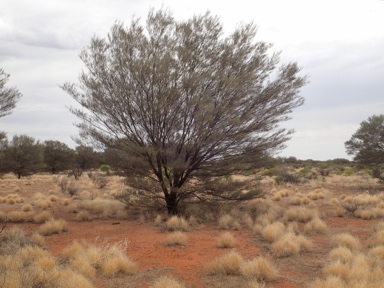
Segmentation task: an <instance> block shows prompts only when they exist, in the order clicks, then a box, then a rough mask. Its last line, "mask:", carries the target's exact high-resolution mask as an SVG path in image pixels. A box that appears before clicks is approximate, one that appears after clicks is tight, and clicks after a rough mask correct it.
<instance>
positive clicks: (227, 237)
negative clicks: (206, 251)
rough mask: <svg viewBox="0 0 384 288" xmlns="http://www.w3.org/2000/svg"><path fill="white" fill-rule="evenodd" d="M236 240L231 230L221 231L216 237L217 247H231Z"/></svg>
mask: <svg viewBox="0 0 384 288" xmlns="http://www.w3.org/2000/svg"><path fill="white" fill-rule="evenodd" d="M235 243H236V240H235V237H234V236H233V235H232V233H231V232H228V231H226V232H223V233H221V234H220V235H219V237H218V238H217V247H219V248H233V246H234V245H235Z"/></svg>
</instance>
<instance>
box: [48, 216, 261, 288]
mask: <svg viewBox="0 0 384 288" xmlns="http://www.w3.org/2000/svg"><path fill="white" fill-rule="evenodd" d="M118 222H119V224H115V225H113V224H114V223H115V222H113V221H110V220H96V221H92V222H76V221H73V222H70V223H69V229H70V233H67V234H61V235H52V236H50V237H46V244H47V246H48V247H49V249H50V250H51V251H52V253H53V254H55V255H59V254H60V253H61V251H62V250H63V249H64V248H65V247H66V246H67V245H68V244H69V243H71V242H72V241H74V240H78V241H79V240H86V241H87V242H93V241H95V240H96V239H97V241H107V242H111V243H113V242H118V241H123V240H127V241H128V246H127V255H129V257H130V258H131V259H132V260H134V261H136V262H137V263H138V264H139V266H140V270H141V271H146V270H151V269H172V273H171V274H172V276H173V277H175V278H177V279H180V280H181V281H182V282H184V283H185V284H186V285H187V286H188V287H195V288H203V287H205V286H204V285H203V284H202V282H201V278H202V275H203V274H204V266H205V265H206V263H208V262H209V261H211V260H212V259H214V258H215V257H218V256H219V255H222V254H223V253H226V252H227V251H228V249H220V248H217V247H216V238H217V237H218V235H219V233H221V231H219V230H217V229H214V228H213V227H204V228H198V229H197V230H192V231H190V232H186V234H187V235H188V243H187V245H186V246H184V247H167V246H166V245H165V243H166V240H167V235H168V234H167V233H166V232H162V231H158V230H157V228H155V227H153V226H152V225H149V224H138V223H135V222H128V221H118ZM232 233H233V235H234V236H235V239H236V250H237V251H238V252H239V253H240V254H242V255H243V256H244V258H246V259H251V258H253V257H256V256H257V255H258V254H259V249H258V248H257V247H255V246H254V245H253V244H252V237H250V235H249V232H246V231H232ZM149 284H150V283H142V284H141V285H140V287H148V285H149Z"/></svg>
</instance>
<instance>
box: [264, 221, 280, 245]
mask: <svg viewBox="0 0 384 288" xmlns="http://www.w3.org/2000/svg"><path fill="white" fill-rule="evenodd" d="M284 232H285V225H284V224H283V223H281V222H273V223H272V224H268V225H267V226H265V227H264V228H263V229H262V230H261V236H263V238H264V239H266V240H267V241H269V242H274V241H276V240H277V239H278V238H279V237H280V236H281V235H283V234H284Z"/></svg>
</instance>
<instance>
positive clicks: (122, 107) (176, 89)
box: [62, 10, 306, 213]
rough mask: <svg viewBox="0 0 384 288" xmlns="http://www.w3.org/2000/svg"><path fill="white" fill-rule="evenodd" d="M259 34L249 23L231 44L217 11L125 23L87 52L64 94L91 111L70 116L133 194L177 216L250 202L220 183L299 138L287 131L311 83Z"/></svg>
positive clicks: (157, 14)
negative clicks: (184, 209)
mask: <svg viewBox="0 0 384 288" xmlns="http://www.w3.org/2000/svg"><path fill="white" fill-rule="evenodd" d="M256 32H257V29H256V27H255V25H254V24H252V23H250V24H245V25H242V26H240V27H238V28H237V29H236V30H235V31H234V32H233V33H231V34H229V35H227V36H226V35H225V33H224V29H223V26H222V24H221V23H220V21H219V18H218V17H215V16H212V15H211V14H210V13H208V12H207V13H206V14H204V15H198V16H194V17H193V18H191V19H188V20H186V21H176V20H175V19H174V18H173V16H172V14H171V13H170V12H169V11H165V10H159V11H154V10H152V11H150V13H149V14H148V18H147V20H146V25H142V24H141V23H140V20H139V19H134V20H132V22H131V23H130V25H129V26H128V27H125V26H124V24H123V23H116V24H115V25H113V26H112V28H111V31H110V33H109V34H108V37H106V38H101V37H97V36H96V37H94V38H93V39H92V40H91V44H90V45H89V46H88V47H87V48H85V49H84V50H83V51H82V52H81V54H80V58H81V60H82V61H83V62H84V65H85V69H84V71H83V72H82V73H81V74H80V77H79V82H80V85H76V84H74V83H66V84H64V85H63V86H62V88H63V89H64V90H65V91H66V92H68V93H69V94H70V95H71V96H72V97H73V98H74V99H75V100H76V101H77V102H78V103H79V104H80V105H81V106H82V108H79V109H78V108H71V111H72V113H74V114H75V115H76V116H78V117H79V118H80V119H81V120H82V122H81V123H79V124H78V125H77V126H78V127H79V129H80V137H79V139H82V140H87V141H88V143H94V145H99V147H104V148H109V149H110V151H113V150H114V151H115V152H116V155H117V156H116V157H117V158H119V159H120V160H123V161H120V162H123V163H124V165H123V166H124V167H123V168H124V170H125V171H126V172H127V174H128V175H130V177H131V182H130V183H131V185H133V186H134V187H137V188H139V190H140V193H142V194H145V195H144V197H152V198H151V199H152V200H153V201H160V202H161V201H163V202H164V203H166V207H167V208H168V212H169V213H177V205H178V203H180V202H181V201H185V200H187V199H192V198H194V199H199V200H203V201H209V200H212V199H240V198H242V197H243V198H244V195H243V194H241V193H238V191H235V190H234V188H233V186H231V185H230V186H228V187H227V188H223V189H216V188H217V187H218V186H216V185H213V184H212V182H211V181H212V179H214V178H212V177H213V176H220V175H224V174H227V173H231V172H233V171H238V169H239V167H245V166H244V165H247V167H250V166H252V165H254V164H256V163H257V162H258V159H259V158H260V157H261V156H263V157H266V156H269V155H271V154H273V153H275V152H276V151H279V150H281V149H282V148H284V143H285V142H286V141H287V140H288V139H289V138H290V134H291V133H292V131H288V130H286V129H283V128H281V127H279V124H280V123H281V122H283V121H287V120H288V119H290V117H289V114H290V113H291V112H292V110H293V109H294V108H296V107H298V106H300V105H302V104H303V103H304V99H303V98H302V97H301V96H299V90H300V88H301V87H302V86H303V85H305V83H306V77H300V76H299V75H298V74H299V72H300V69H299V67H298V66H297V64H296V63H287V64H279V63H280V59H279V53H272V52H270V48H271V47H272V45H271V44H268V43H265V42H261V41H256ZM117 162H118V161H117ZM111 164H114V163H111ZM114 166H115V165H114ZM204 178H207V179H209V181H208V182H206V181H204ZM191 179H198V181H194V183H193V185H189V184H190V182H191V181H190V180H191ZM215 179H216V178H215ZM143 182H146V183H147V184H148V183H151V185H144V184H143ZM203 183H204V184H203ZM207 183H209V185H208V184H207ZM200 184H201V185H200ZM150 187H152V189H150ZM199 187H200V188H199ZM159 192H160V193H159ZM140 195H141V194H140ZM146 199H147V201H146V202H147V203H148V202H149V201H148V198H146Z"/></svg>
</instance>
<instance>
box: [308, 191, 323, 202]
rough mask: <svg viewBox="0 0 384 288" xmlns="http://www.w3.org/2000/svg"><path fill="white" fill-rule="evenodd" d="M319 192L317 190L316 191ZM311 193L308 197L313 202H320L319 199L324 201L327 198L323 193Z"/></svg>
mask: <svg viewBox="0 0 384 288" xmlns="http://www.w3.org/2000/svg"><path fill="white" fill-rule="evenodd" d="M315 191H317V190H315ZM315 191H314V192H311V193H309V194H308V195H307V197H308V198H309V199H311V200H315V201H316V200H319V199H324V198H325V194H324V193H322V192H315Z"/></svg>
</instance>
